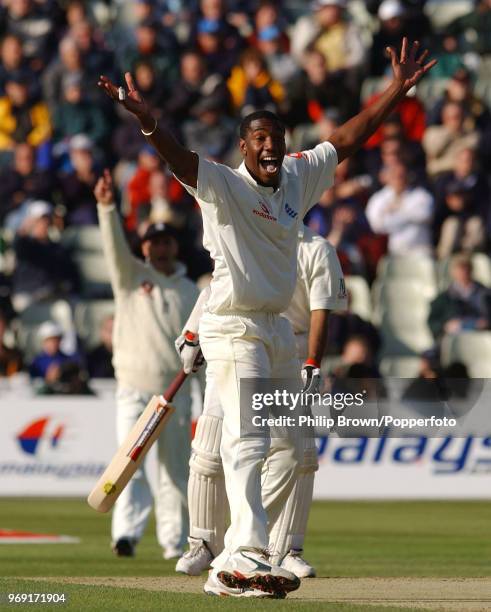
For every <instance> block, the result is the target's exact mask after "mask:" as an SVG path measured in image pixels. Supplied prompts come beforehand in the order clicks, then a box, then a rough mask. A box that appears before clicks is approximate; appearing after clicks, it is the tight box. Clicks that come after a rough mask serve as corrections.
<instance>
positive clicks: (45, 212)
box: [27, 200, 53, 219]
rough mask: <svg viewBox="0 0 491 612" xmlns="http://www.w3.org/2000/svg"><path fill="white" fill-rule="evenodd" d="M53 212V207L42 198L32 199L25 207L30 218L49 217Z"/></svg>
mask: <svg viewBox="0 0 491 612" xmlns="http://www.w3.org/2000/svg"><path fill="white" fill-rule="evenodd" d="M52 213H53V207H52V206H51V204H50V203H49V202H45V201H44V200H34V202H31V203H30V204H29V206H28V208H27V217H29V218H31V219H41V217H49V216H51V214H52Z"/></svg>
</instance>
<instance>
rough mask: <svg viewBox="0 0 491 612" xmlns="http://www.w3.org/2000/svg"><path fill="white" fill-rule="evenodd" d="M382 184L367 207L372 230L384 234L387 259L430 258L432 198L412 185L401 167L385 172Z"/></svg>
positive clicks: (397, 166)
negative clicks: (408, 256)
mask: <svg viewBox="0 0 491 612" xmlns="http://www.w3.org/2000/svg"><path fill="white" fill-rule="evenodd" d="M385 184H386V186H385V187H384V188H383V189H381V190H380V191H377V192H376V193H374V194H373V196H372V197H371V198H370V199H369V201H368V204H367V209H366V215H367V218H368V222H369V223H370V226H371V228H372V230H373V231H374V232H376V233H377V234H387V236H388V238H389V243H388V250H389V254H390V255H409V254H411V255H416V254H423V255H429V254H431V251H432V242H431V221H432V217H433V212H434V201H433V196H432V195H431V193H430V192H428V191H427V190H426V189H424V188H423V187H421V186H419V185H415V186H413V185H411V183H410V180H409V176H408V169H407V168H406V167H405V166H404V165H403V164H402V163H398V164H394V165H393V166H392V168H391V169H390V171H387V174H386V177H385Z"/></svg>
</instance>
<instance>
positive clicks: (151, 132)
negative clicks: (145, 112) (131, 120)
mask: <svg viewBox="0 0 491 612" xmlns="http://www.w3.org/2000/svg"><path fill="white" fill-rule="evenodd" d="M154 121H155V125H154V126H153V130H152V131H150V132H145V131H143V130H142V129H140V131H141V133H142V134H143V135H144V136H151V135H152V134H154V133H155V130H156V129H157V124H158V122H157V119H155V118H154Z"/></svg>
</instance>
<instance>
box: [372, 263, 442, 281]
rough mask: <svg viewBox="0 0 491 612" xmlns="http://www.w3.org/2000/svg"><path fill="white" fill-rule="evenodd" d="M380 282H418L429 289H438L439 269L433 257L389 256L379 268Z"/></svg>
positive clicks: (378, 277)
mask: <svg viewBox="0 0 491 612" xmlns="http://www.w3.org/2000/svg"><path fill="white" fill-rule="evenodd" d="M377 279H378V280H381V279H383V280H389V279H391V280H401V281H408V280H416V281H419V282H421V283H423V284H425V285H427V286H428V287H432V288H436V282H437V269H436V264H435V261H434V260H433V258H432V257H427V256H424V255H417V256H410V255H408V256H405V257H396V256H387V257H384V258H382V259H381V260H380V262H379V264H378V266H377Z"/></svg>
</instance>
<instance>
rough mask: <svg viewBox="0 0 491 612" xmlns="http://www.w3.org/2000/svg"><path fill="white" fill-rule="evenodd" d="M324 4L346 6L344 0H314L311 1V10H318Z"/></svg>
mask: <svg viewBox="0 0 491 612" xmlns="http://www.w3.org/2000/svg"><path fill="white" fill-rule="evenodd" d="M325 6H339V7H340V8H346V0H314V2H312V10H313V11H318V10H320V9H321V8H324V7H325Z"/></svg>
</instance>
